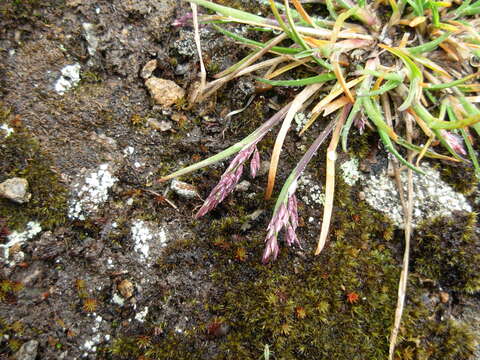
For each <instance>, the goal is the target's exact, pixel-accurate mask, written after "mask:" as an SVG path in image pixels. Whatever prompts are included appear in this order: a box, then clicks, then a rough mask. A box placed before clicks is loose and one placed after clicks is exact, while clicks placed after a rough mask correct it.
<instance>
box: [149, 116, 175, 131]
mask: <svg viewBox="0 0 480 360" xmlns="http://www.w3.org/2000/svg"><path fill="white" fill-rule="evenodd" d="M147 125H148V126H150V127H151V128H153V129H155V130H160V131H168V130H172V123H171V122H170V121H165V120H162V121H158V120H156V119H153V118H149V119H147Z"/></svg>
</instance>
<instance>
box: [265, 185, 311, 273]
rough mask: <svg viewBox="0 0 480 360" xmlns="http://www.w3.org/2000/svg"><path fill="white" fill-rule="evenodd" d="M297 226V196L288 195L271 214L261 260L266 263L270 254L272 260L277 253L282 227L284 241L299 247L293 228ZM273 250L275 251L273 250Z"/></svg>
mask: <svg viewBox="0 0 480 360" xmlns="http://www.w3.org/2000/svg"><path fill="white" fill-rule="evenodd" d="M297 226H298V214H297V198H296V197H295V195H294V194H292V195H290V196H289V197H288V200H287V201H286V203H285V202H284V203H282V204H280V206H279V207H278V209H277V211H275V213H274V214H273V216H272V219H271V220H270V224H268V228H267V230H268V234H267V237H266V239H265V243H266V245H265V250H264V252H263V257H262V262H263V263H264V264H266V263H267V262H268V261H269V258H270V256H272V255H274V256H273V260H275V259H276V258H277V255H278V251H279V250H278V243H277V237H278V233H279V232H280V230H282V228H284V229H285V242H286V243H287V245H288V246H292V245H293V244H297V245H298V246H299V247H300V249H301V248H302V246H301V245H300V241H299V240H298V237H297V234H296V233H295V229H296V228H297ZM274 250H275V251H274Z"/></svg>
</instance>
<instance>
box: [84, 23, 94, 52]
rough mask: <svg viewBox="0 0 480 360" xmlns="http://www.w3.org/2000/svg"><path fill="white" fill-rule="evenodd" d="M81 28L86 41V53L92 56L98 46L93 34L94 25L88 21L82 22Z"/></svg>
mask: <svg viewBox="0 0 480 360" xmlns="http://www.w3.org/2000/svg"><path fill="white" fill-rule="evenodd" d="M82 27H83V30H84V31H85V40H87V43H88V47H87V50H88V53H89V54H90V56H94V55H95V53H96V52H97V48H98V38H97V37H96V34H95V30H96V29H95V25H93V24H90V23H82Z"/></svg>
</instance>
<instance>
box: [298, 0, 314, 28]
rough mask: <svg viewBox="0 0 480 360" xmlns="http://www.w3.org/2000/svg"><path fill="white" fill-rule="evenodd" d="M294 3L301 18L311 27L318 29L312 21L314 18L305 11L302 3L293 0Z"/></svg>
mask: <svg viewBox="0 0 480 360" xmlns="http://www.w3.org/2000/svg"><path fill="white" fill-rule="evenodd" d="M292 2H293V6H295V9H297V11H298V13H299V14H300V16H301V17H302V19H303V20H305V21H306V22H307V23H308V24H310V26H313V27H317V26H316V25H315V22H314V21H313V20H312V18H311V17H310V15H308V13H307V12H306V11H305V9H304V8H303V6H302V4H301V3H300V1H298V0H292Z"/></svg>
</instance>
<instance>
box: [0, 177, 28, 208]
mask: <svg viewBox="0 0 480 360" xmlns="http://www.w3.org/2000/svg"><path fill="white" fill-rule="evenodd" d="M27 189H28V181H27V180H25V179H23V178H17V177H15V178H11V179H8V180H5V181H4V182H3V183H1V184H0V197H3V198H6V199H9V200H12V201H14V202H16V203H19V204H23V203H26V202H28V201H29V200H30V198H31V196H32V194H30V193H28V192H27Z"/></svg>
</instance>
